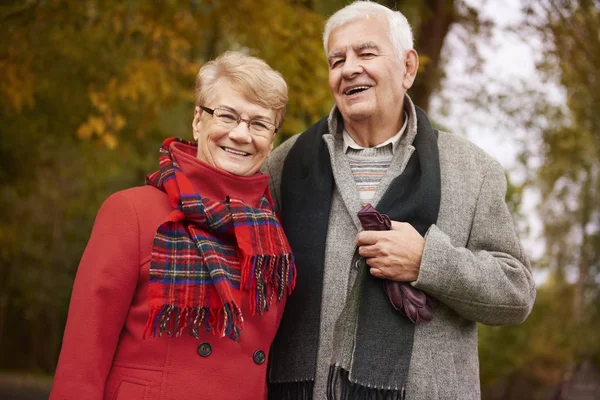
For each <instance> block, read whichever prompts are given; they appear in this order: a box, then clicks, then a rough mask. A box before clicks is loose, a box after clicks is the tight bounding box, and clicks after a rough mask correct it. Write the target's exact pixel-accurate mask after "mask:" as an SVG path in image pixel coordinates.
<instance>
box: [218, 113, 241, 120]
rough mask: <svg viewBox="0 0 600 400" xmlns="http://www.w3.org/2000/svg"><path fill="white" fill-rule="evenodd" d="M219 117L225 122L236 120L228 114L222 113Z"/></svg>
mask: <svg viewBox="0 0 600 400" xmlns="http://www.w3.org/2000/svg"><path fill="white" fill-rule="evenodd" d="M219 117H220V118H223V119H225V120H230V121H237V118H236V117H235V115H233V114H229V113H222V114H221V115H220V116H219Z"/></svg>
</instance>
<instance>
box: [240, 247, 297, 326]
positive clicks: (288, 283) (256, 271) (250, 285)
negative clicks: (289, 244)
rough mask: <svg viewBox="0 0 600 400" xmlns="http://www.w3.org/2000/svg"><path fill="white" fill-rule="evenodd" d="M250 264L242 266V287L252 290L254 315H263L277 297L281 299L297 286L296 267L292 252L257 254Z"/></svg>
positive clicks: (251, 302) (250, 302)
mask: <svg viewBox="0 0 600 400" xmlns="http://www.w3.org/2000/svg"><path fill="white" fill-rule="evenodd" d="M249 263H250V264H251V265H250V266H243V267H242V278H241V287H242V288H243V290H248V291H250V293H251V295H250V296H249V300H250V301H249V307H250V313H251V314H252V315H256V314H257V313H258V314H259V315H262V313H263V312H265V311H269V306H271V304H273V300H274V299H275V297H277V301H280V300H281V299H282V298H283V296H284V295H285V293H286V288H287V294H288V295H289V294H290V293H292V291H293V290H294V287H295V286H296V269H295V268H294V256H293V255H292V254H282V255H277V256H272V255H266V256H265V255H255V256H253V257H252V258H251V259H250V260H249Z"/></svg>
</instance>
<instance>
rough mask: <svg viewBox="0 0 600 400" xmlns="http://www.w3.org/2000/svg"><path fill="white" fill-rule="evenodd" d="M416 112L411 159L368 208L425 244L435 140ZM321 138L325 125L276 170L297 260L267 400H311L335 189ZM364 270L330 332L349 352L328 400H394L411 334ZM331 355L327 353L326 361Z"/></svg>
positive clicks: (433, 205) (437, 187) (435, 192)
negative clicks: (345, 314) (345, 313)
mask: <svg viewBox="0 0 600 400" xmlns="http://www.w3.org/2000/svg"><path fill="white" fill-rule="evenodd" d="M416 113H417V135H416V136H415V139H414V142H413V145H414V147H415V152H414V153H413V155H412V157H411V159H410V160H409V162H408V164H407V166H406V168H405V170H404V172H403V173H402V174H401V175H399V176H397V177H396V178H395V179H394V180H393V181H392V182H391V184H390V186H389V188H388V189H387V191H386V192H385V194H384V195H383V197H382V199H381V200H380V202H379V203H378V204H377V207H376V208H377V210H378V211H379V212H382V213H385V214H388V215H389V216H390V218H391V219H392V220H395V221H405V222H409V223H410V224H411V225H413V227H414V228H415V229H416V230H417V231H418V232H419V233H420V234H421V235H423V236H424V235H425V233H426V232H427V230H428V229H429V226H430V225H432V224H434V223H435V222H436V220H437V215H438V211H439V204H440V192H441V184H440V164H439V153H438V147H437V131H435V130H434V129H433V128H432V127H431V124H430V122H429V119H428V118H427V116H426V114H425V113H424V112H423V111H422V110H421V109H419V108H417V107H416ZM326 133H328V126H327V118H324V119H322V120H321V121H319V122H317V123H316V124H315V125H313V127H311V128H310V129H309V130H308V131H306V132H305V133H303V134H302V135H301V136H300V137H299V138H298V140H297V141H296V143H295V144H294V146H293V147H292V148H291V149H290V151H289V153H288V155H287V157H286V159H285V161H284V165H283V171H282V180H281V204H282V210H281V216H282V220H283V226H284V230H285V232H286V235H287V236H288V240H289V242H290V245H291V247H292V250H293V252H294V256H295V259H296V266H297V280H296V290H295V292H294V294H293V295H292V296H290V297H289V299H288V301H287V305H286V310H285V313H284V316H283V319H282V321H281V326H280V328H279V331H278V333H277V337H276V338H275V341H274V343H273V346H272V348H271V354H270V370H269V398H270V399H273V400H279V399H290V400H295V399H303V400H304V399H306V400H310V399H312V388H313V384H314V380H315V374H316V361H317V351H318V345H319V328H320V311H321V295H322V287H323V269H324V262H325V245H326V239H327V231H328V223H329V211H330V208H331V197H332V193H333V188H334V186H333V185H334V181H333V174H332V169H331V162H330V157H329V152H328V149H327V147H326V144H325V141H324V140H323V135H324V134H326ZM366 271H367V268H366V266H364V264H363V267H362V268H360V269H359V273H358V275H357V279H356V283H355V285H354V287H353V289H352V291H351V293H350V295H349V297H348V300H347V304H346V307H345V309H344V310H352V309H354V310H358V318H340V320H339V321H338V324H336V332H335V335H336V343H335V345H336V347H337V348H338V353H339V354H342V355H343V354H344V353H349V354H350V355H351V357H349V359H351V360H352V361H351V362H350V365H345V363H344V362H338V361H335V362H334V363H333V364H332V365H331V367H330V373H329V378H328V382H327V387H328V398H332V399H334V398H335V399H337V398H341V399H349V400H350V399H352V400H354V399H402V398H403V397H404V390H405V387H406V382H407V377H408V366H409V364H410V358H411V353H412V345H413V336H414V325H413V324H412V323H411V322H410V321H408V319H406V318H405V317H403V316H402V315H400V314H399V313H398V312H397V311H395V310H394V309H393V308H392V306H391V305H390V303H389V300H388V298H387V296H386V294H385V292H384V289H383V281H382V280H381V279H378V278H375V277H373V276H371V275H370V274H369V273H367V272H366ZM354 314H356V311H354ZM344 321H345V322H344ZM348 321H351V323H350V324H349V323H348ZM352 332H355V333H354V335H352ZM335 353H336V351H335V350H334V357H336V354H335Z"/></svg>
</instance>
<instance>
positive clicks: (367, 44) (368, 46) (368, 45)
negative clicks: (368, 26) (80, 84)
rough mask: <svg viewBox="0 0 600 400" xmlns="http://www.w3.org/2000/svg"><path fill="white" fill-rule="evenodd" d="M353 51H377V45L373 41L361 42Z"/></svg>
mask: <svg viewBox="0 0 600 400" xmlns="http://www.w3.org/2000/svg"><path fill="white" fill-rule="evenodd" d="M354 49H355V50H366V49H375V50H379V45H378V44H377V43H375V42H373V41H368V42H361V43H358V44H357V45H355V46H354Z"/></svg>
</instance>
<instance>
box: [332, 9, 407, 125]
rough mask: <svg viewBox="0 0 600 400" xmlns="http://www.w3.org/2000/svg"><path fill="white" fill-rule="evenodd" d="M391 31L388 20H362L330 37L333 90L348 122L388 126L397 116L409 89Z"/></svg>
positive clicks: (333, 32) (335, 30)
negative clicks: (388, 120) (368, 122)
mask: <svg viewBox="0 0 600 400" xmlns="http://www.w3.org/2000/svg"><path fill="white" fill-rule="evenodd" d="M388 29H389V28H388V22H387V20H386V19H385V18H384V17H380V16H377V17H371V18H360V19H357V20H354V21H351V22H349V23H348V24H346V25H343V26H341V27H339V28H337V29H334V30H333V31H332V32H331V34H330V36H329V42H328V51H329V53H328V54H327V61H328V64H329V88H330V89H331V93H333V97H334V99H335V103H336V105H337V106H338V108H339V110H340V112H341V113H342V116H343V117H344V120H346V121H354V122H359V121H364V120H367V119H371V120H372V121H373V122H376V123H385V122H387V121H386V120H385V119H386V116H387V118H390V115H397V114H396V110H398V109H399V107H400V106H401V104H402V101H403V99H404V94H405V93H406V89H408V88H405V87H404V85H403V83H404V82H403V77H404V75H405V72H406V71H405V66H404V63H403V61H402V60H400V59H399V58H398V56H397V54H396V52H395V50H394V46H393V44H392V42H391V39H390V36H389V33H388V32H389V30H388ZM411 84H412V81H411ZM409 87H410V85H409Z"/></svg>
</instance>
